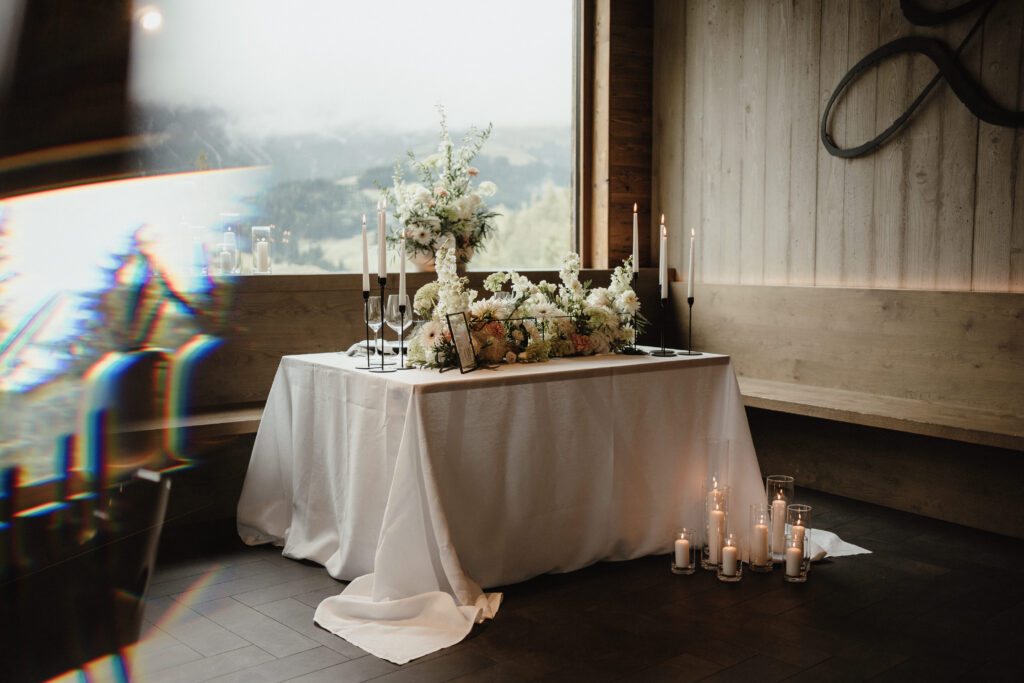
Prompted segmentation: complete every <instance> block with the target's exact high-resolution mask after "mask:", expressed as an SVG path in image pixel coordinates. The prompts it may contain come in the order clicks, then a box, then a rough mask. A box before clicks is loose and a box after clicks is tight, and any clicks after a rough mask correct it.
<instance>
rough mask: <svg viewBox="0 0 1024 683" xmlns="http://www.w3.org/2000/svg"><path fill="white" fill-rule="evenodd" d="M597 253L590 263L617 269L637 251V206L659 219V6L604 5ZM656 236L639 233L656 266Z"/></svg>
mask: <svg viewBox="0 0 1024 683" xmlns="http://www.w3.org/2000/svg"><path fill="white" fill-rule="evenodd" d="M595 16H596V33H595V35H596V38H595V48H594V49H595V52H594V140H593V145H594V156H593V162H594V167H593V170H592V172H591V175H592V177H593V183H592V187H593V197H592V199H591V204H592V223H591V230H590V233H591V248H590V250H589V253H587V254H585V255H584V260H585V263H586V264H588V265H590V266H592V267H596V268H607V267H611V266H615V265H617V264H618V263H619V262H621V261H622V260H624V259H626V258H628V257H629V256H630V254H632V252H633V204H634V203H636V204H638V205H639V211H640V221H642V223H643V225H645V226H646V225H649V224H650V221H651V193H652V185H651V134H652V133H651V131H652V126H653V123H652V121H653V113H652V96H651V90H652V87H653V85H652V84H653V79H654V63H653V44H654V36H653V21H654V5H653V3H652V0H597V2H596V15H595ZM648 240H649V234H648V232H647V231H646V230H644V231H643V232H641V233H640V235H639V241H640V246H639V252H640V255H641V258H640V260H641V265H648V263H649V262H648V260H647V259H648V258H649V254H650V243H649V241H648Z"/></svg>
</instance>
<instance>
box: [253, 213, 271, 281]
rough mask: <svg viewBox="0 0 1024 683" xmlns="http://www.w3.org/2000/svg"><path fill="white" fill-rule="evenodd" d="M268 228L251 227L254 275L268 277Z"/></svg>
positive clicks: (269, 251) (264, 226)
mask: <svg viewBox="0 0 1024 683" xmlns="http://www.w3.org/2000/svg"><path fill="white" fill-rule="evenodd" d="M270 256H271V250H270V226H269V225H254V226H252V272H253V274H254V275H270V274H271V268H270V264H271V261H270Z"/></svg>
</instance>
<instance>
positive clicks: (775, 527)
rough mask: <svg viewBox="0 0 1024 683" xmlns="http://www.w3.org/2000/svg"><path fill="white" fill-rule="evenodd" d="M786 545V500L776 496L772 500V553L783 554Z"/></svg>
mask: <svg viewBox="0 0 1024 683" xmlns="http://www.w3.org/2000/svg"><path fill="white" fill-rule="evenodd" d="M784 547H786V501H784V500H782V498H776V499H775V500H773V501H772V553H774V554H776V555H781V554H782V549H783V548H784Z"/></svg>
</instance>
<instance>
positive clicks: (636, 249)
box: [633, 202, 640, 273]
mask: <svg viewBox="0 0 1024 683" xmlns="http://www.w3.org/2000/svg"><path fill="white" fill-rule="evenodd" d="M633 272H634V273H638V272H640V231H639V230H638V229H637V222H636V202H633Z"/></svg>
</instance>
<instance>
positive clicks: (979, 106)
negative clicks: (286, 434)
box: [821, 0, 1024, 159]
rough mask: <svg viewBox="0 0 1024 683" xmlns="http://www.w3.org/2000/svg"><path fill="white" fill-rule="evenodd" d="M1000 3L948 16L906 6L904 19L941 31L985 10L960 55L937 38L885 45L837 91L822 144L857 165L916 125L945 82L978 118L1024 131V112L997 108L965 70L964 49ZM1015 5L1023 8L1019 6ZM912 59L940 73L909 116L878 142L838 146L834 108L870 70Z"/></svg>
mask: <svg viewBox="0 0 1024 683" xmlns="http://www.w3.org/2000/svg"><path fill="white" fill-rule="evenodd" d="M998 1H999V0H970V1H969V2H965V3H963V4H961V5H957V6H956V7H953V8H951V9H948V10H945V11H942V12H934V11H932V10H928V9H925V8H922V7H921V6H919V5H918V4H917V2H916V1H915V0H900V9H901V10H902V11H903V16H904V17H906V19H907V20H908V21H910V23H912V24H914V25H915V26H935V25H937V24H942V23H945V22H947V21H952V20H954V19H957V18H959V17H962V16H964V15H967V14H969V13H971V12H974V11H975V10H979V9H980V10H981V15H980V16H979V17H978V19H977V21H975V22H974V25H973V26H972V27H971V30H970V31H968V32H967V35H966V36H964V39H963V40H962V41H960V45H959V46H958V47H957V48H956V50H953V49H951V48H950V47H949V46H948V45H947V44H946V43H944V42H943V41H941V40H939V39H937V38H927V37H923V36H908V37H905V38H897V39H896V40H893V41H892V42H889V43H886V44H885V45H882V46H881V47H879V48H877V49H875V50H874V51H872V52H871V53H870V54H868V55H867V56H866V57H864V58H863V59H861V60H860V61H859V62H857V63H856V64H855V65H854V66H853V68H852V69H850V71H849V72H847V74H846V75H845V76H843V78H842V80H841V81H839V85H837V86H836V89H835V91H834V92H833V93H832V97H830V98H829V100H828V104H827V105H825V111H824V112H823V113H822V115H821V144H822V145H824V146H825V149H827V150H828V153H829V154H831V155H832V156H837V157H842V158H845V159H853V158H855V157H861V156H865V155H867V154H870V153H872V152H874V151H875V150H877V149H879V148H880V147H881V146H882V145H884V144H885V143H886V142H887V141H888V140H889V139H890V138H891V137H892V136H893V135H895V134H896V132H897V131H899V130H900V129H901V128H902V127H903V126H904V125H905V124H906V123H907V121H909V120H910V117H911V116H913V114H914V112H915V111H916V110H917V108H918V107H919V106H920V105H921V103H922V102H924V100H925V98H926V97H928V93H929V92H931V90H932V88H934V87H935V86H936V85H937V84H938V82H939V81H940V80H941V79H943V78H945V79H946V82H947V83H949V86H950V87H951V88H952V89H953V92H954V93H955V94H956V96H957V97H958V98H960V101H961V102H963V103H964V105H966V106H967V108H968V109H969V110H970V111H971V113H972V114H974V115H975V116H977V117H978V118H979V119H981V120H982V121H984V122H986V123H990V124H992V125H995V126H1008V127H1012V128H1020V127H1024V112H1020V111H1010V110H1009V109H1006V108H1005V107H1002V106H1000V105H999V104H997V103H996V102H995V101H994V100H993V99H992V98H991V97H990V96H989V94H988V93H987V92H986V91H985V89H984V88H983V87H982V86H981V84H979V83H978V82H977V81H976V80H975V79H974V78H973V77H972V76H971V74H970V73H968V71H967V69H966V68H965V67H964V66H963V64H961V63H960V53H961V52H963V50H964V48H965V47H966V46H967V44H968V43H969V42H970V41H971V39H972V38H973V37H974V35H975V34H976V33H977V32H978V29H980V28H981V27H982V25H984V23H985V19H986V18H988V15H989V13H990V12H991V11H992V8H993V7H994V6H995V4H996V3H997V2H998ZM1012 1H1013V2H1017V1H1019V0H1012ZM907 53H918V54H922V55H924V56H925V57H928V58H929V59H930V60H932V62H933V63H934V64H935V66H937V67H938V68H939V73H937V74H936V75H935V77H934V78H932V80H931V81H929V82H928V85H926V86H925V87H924V89H923V90H921V92H920V94H918V96H917V97H916V98H915V99H914V101H913V102H911V103H910V106H909V107H907V109H906V111H904V112H903V113H902V114H900V115H899V117H897V118H896V120H895V121H893V123H892V125H890V126H889V127H888V128H886V129H885V130H884V131H882V132H881V133H880V134H879V135H878V136H877V137H875V138H874V139H872V140H869V141H867V142H865V143H863V144H861V145H857V146H856V147H849V148H846V149H844V148H841V147H839V146H838V145H836V143H835V141H834V140H833V139H832V136H831V135H829V132H828V120H829V114H830V113H831V111H832V105H833V104H835V102H836V100H837V99H839V97H840V96H841V95H842V93H843V92H844V91H845V89H846V88H847V87H848V86H849V85H850V84H851V83H853V81H855V80H856V79H857V78H858V77H859V76H861V75H862V74H863V73H864V72H865V71H866V70H867V69H868V68H869V67H871V66H873V65H874V64H877V63H879V62H881V61H882V60H884V59H887V58H889V57H893V56H895V55H899V54H907Z"/></svg>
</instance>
